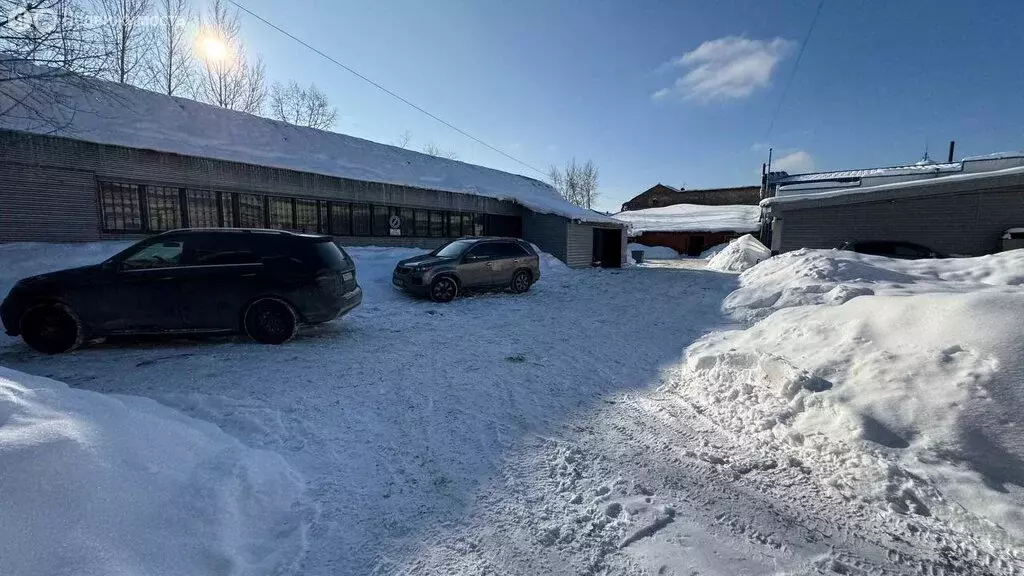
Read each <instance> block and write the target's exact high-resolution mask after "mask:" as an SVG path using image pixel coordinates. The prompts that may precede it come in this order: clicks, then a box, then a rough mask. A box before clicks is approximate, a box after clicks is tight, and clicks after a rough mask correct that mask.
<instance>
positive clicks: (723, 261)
mask: <svg viewBox="0 0 1024 576" xmlns="http://www.w3.org/2000/svg"><path fill="white" fill-rule="evenodd" d="M771 255H772V252H771V250H769V249H768V248H765V245H764V244H761V243H760V242H758V241H757V238H754V237H753V236H751V235H750V234H747V235H745V236H740V237H739V238H737V239H735V240H733V241H732V242H730V243H729V245H728V246H726V247H725V248H724V249H722V250H721V251H719V252H718V253H717V254H715V255H713V256H712V257H711V259H710V260H708V266H707V268H708V270H718V271H720V272H742V271H744V270H746V269H747V268H750V267H751V266H753V265H755V264H757V263H758V262H762V261H764V260H767V259H768V258H770V257H771Z"/></svg>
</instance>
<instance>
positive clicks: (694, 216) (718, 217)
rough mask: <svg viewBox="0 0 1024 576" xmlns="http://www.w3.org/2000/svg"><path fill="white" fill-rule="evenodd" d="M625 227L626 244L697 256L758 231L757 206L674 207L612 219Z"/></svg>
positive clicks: (758, 210) (631, 212) (691, 205)
mask: <svg viewBox="0 0 1024 576" xmlns="http://www.w3.org/2000/svg"><path fill="white" fill-rule="evenodd" d="M614 217H615V218H616V219H618V220H622V221H623V222H626V223H628V224H629V231H628V235H629V239H630V242H635V243H637V244H643V245H644V246H665V247H668V248H671V249H673V250H675V251H676V252H678V253H680V254H686V255H689V256H699V255H700V253H701V252H703V251H704V250H706V249H708V248H710V247H712V246H715V245H717V244H724V243H726V242H728V241H729V240H732V239H733V238H736V237H739V236H742V235H744V234H749V233H751V232H755V233H756V231H757V230H758V229H759V228H760V222H759V221H760V217H761V209H760V208H759V207H758V206H737V205H729V206H704V205H698V204H675V205H672V206H665V207H663V208H648V209H646V210H628V211H624V212H619V213H618V214H616V215H615V216H614Z"/></svg>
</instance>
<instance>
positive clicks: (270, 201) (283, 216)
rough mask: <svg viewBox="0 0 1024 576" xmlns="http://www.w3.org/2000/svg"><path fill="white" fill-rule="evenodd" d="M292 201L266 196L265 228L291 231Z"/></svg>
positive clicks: (292, 219) (292, 221)
mask: <svg viewBox="0 0 1024 576" xmlns="http://www.w3.org/2000/svg"><path fill="white" fill-rule="evenodd" d="M293 217H294V214H292V199H291V198H279V197H276V196H267V228H275V229H277V230H291V229H292V227H293V226H294V223H295V220H294V218H293Z"/></svg>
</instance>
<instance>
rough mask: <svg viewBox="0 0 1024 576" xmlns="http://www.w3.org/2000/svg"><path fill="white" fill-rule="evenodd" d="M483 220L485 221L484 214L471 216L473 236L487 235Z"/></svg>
mask: <svg viewBox="0 0 1024 576" xmlns="http://www.w3.org/2000/svg"><path fill="white" fill-rule="evenodd" d="M484 220H485V215H484V214H474V215H473V235H474V236H483V235H484V234H486V233H487V232H486V229H485V227H484Z"/></svg>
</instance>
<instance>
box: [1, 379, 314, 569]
mask: <svg viewBox="0 0 1024 576" xmlns="http://www.w3.org/2000/svg"><path fill="white" fill-rule="evenodd" d="M302 489H303V488H302V482H301V481H300V479H299V478H298V477H297V476H296V475H295V474H294V473H293V472H292V470H291V469H290V468H289V466H288V465H287V464H286V463H285V461H284V460H283V459H282V458H281V457H280V456H278V455H276V454H273V453H271V452H265V451H259V450H253V449H250V448H247V447H245V446H243V445H242V444H241V443H239V442H238V441H237V440H235V439H234V438H231V437H229V436H227V435H226V434H224V433H223V432H221V430H220V429H219V428H217V427H216V426H214V425H212V424H208V423H204V422H201V421H198V420H194V419H192V418H188V417H186V416H184V415H182V414H180V413H178V412H176V411H174V410H172V409H170V408H166V407H164V406H161V405H160V404H157V403H156V402H154V401H152V400H148V399H144V398H137V397H130V396H108V395H104V394H98V393H95V392H88V391H83V390H76V389H72V388H69V387H68V386H67V385H65V384H63V383H60V382H57V381H54V380H50V379H48V378H41V377H36V376H29V375H27V374H23V373H20V372H16V371H13V370H9V369H6V368H0V516H2V517H3V521H2V522H0V574H68V573H72V572H73V573H74V574H81V575H96V576H99V575H103V576H112V575H125V576H135V575H137V574H180V575H196V576H199V575H206V574H213V573H217V574H276V573H282V572H287V571H290V570H292V569H294V567H295V566H296V565H297V562H298V560H299V559H300V557H301V555H302V553H303V550H304V548H305V538H306V536H305V531H306V526H307V524H308V518H306V516H308V515H309V510H306V509H305V507H304V506H303V505H302Z"/></svg>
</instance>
